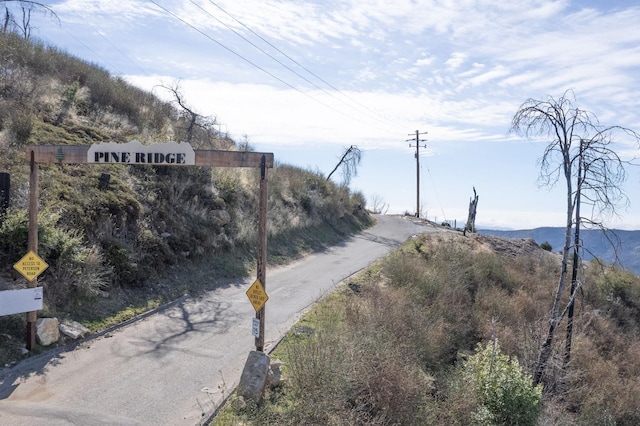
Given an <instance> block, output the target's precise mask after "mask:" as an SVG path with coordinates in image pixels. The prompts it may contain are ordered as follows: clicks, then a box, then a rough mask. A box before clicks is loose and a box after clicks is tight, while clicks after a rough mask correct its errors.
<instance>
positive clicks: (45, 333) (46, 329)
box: [36, 318, 60, 346]
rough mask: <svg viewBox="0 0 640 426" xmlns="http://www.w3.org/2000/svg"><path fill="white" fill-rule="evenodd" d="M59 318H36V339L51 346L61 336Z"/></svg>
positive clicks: (44, 344)
mask: <svg viewBox="0 0 640 426" xmlns="http://www.w3.org/2000/svg"><path fill="white" fill-rule="evenodd" d="M58 326H59V323H58V319H57V318H38V319H37V320H36V339H37V340H38V344H40V345H42V346H49V345H51V344H53V343H56V342H57V341H58V339H59V338H60V331H59V330H58Z"/></svg>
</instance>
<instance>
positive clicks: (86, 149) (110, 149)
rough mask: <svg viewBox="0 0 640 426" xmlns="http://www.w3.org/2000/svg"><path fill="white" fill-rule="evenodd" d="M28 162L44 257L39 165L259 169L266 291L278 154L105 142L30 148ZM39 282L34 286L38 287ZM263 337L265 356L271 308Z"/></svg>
mask: <svg viewBox="0 0 640 426" xmlns="http://www.w3.org/2000/svg"><path fill="white" fill-rule="evenodd" d="M26 160H27V161H28V162H29V163H30V165H31V174H30V178H29V247H28V248H29V250H30V251H33V252H34V253H35V254H37V253H38V164H39V163H48V164H128V165H141V164H147V165H148V164H153V165H163V166H181V167H187V166H202V167H256V168H257V167H259V168H260V194H259V197H258V198H259V203H260V205H259V208H258V210H259V218H258V273H257V279H258V280H259V281H260V282H261V283H262V287H263V288H265V289H266V282H267V281H266V279H267V277H266V272H267V271H266V269H267V267H266V265H267V169H268V168H273V162H274V161H273V154H272V153H261V152H248V151H221V150H197V149H196V150H194V149H193V148H191V146H190V145H189V144H187V143H184V142H182V143H176V142H166V143H156V144H152V145H142V144H141V143H140V142H137V141H132V142H129V143H125V144H118V143H113V142H102V143H99V144H94V145H29V146H27V147H26ZM36 284H37V280H32V281H29V282H28V285H27V287H28V288H31V287H35V286H36ZM256 318H257V319H259V320H260V333H259V336H258V337H256V338H255V345H256V350H257V351H260V352H262V351H264V319H265V308H264V306H262V308H261V309H260V310H259V311H257V312H256ZM35 321H36V312H35V311H33V312H28V313H27V349H31V348H33V347H34V346H35Z"/></svg>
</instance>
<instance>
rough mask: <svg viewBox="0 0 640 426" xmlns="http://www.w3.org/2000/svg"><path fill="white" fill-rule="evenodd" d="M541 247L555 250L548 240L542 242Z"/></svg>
mask: <svg viewBox="0 0 640 426" xmlns="http://www.w3.org/2000/svg"><path fill="white" fill-rule="evenodd" d="M540 248H541V249H542V250H546V251H551V250H553V249H552V247H551V244H549V242H548V241H545V242H544V243H542V244H540Z"/></svg>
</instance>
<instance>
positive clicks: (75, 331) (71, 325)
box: [59, 320, 89, 340]
mask: <svg viewBox="0 0 640 426" xmlns="http://www.w3.org/2000/svg"><path fill="white" fill-rule="evenodd" d="M59 328H60V332H61V333H62V334H64V335H65V336H67V337H70V338H72V339H73V340H76V339H79V338H81V337H84V336H86V335H87V334H89V329H88V328H87V327H85V326H84V325H82V324H80V323H79V322H77V321H71V320H63V321H62V323H61V324H60V327H59Z"/></svg>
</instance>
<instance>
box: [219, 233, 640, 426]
mask: <svg viewBox="0 0 640 426" xmlns="http://www.w3.org/2000/svg"><path fill="white" fill-rule="evenodd" d="M560 268H561V258H560V255H558V254H557V253H553V252H550V251H546V250H544V249H542V248H540V247H539V246H538V245H537V244H536V243H535V242H534V241H533V240H531V239H506V238H497V237H491V236H485V235H477V234H467V236H466V237H465V236H463V235H462V234H460V233H457V232H443V233H439V234H424V235H418V236H415V237H413V238H412V239H410V240H409V241H407V243H406V244H404V245H403V246H402V247H400V248H399V249H397V250H396V251H394V252H392V253H391V254H390V255H388V256H387V257H386V258H384V259H382V260H380V261H379V262H378V263H376V264H375V265H373V266H372V267H370V268H369V269H367V270H366V271H363V272H362V273H360V274H359V275H358V276H356V277H354V278H352V279H351V280H349V281H348V282H347V283H346V284H345V285H344V286H343V287H341V289H339V290H338V291H336V292H335V293H334V294H333V295H332V296H331V297H329V298H327V299H326V300H325V301H323V302H322V303H321V304H319V305H317V306H315V307H314V308H313V309H312V310H311V311H310V312H309V313H308V314H307V315H306V316H305V317H304V318H303V319H302V320H301V321H300V322H299V323H298V324H297V325H296V326H295V327H294V328H293V330H292V331H291V332H290V333H289V334H288V335H287V336H286V337H285V339H284V340H283V341H282V342H281V343H280V345H279V346H278V347H277V349H276V350H275V352H274V353H273V354H271V356H272V360H273V359H274V358H275V359H279V360H280V361H282V363H283V364H282V367H281V369H282V380H281V381H280V382H279V383H277V382H276V383H274V385H273V386H271V387H269V388H268V389H267V391H266V392H265V395H264V399H263V401H262V402H261V403H260V404H256V403H255V402H253V401H243V400H242V399H240V398H239V397H238V396H237V395H235V394H232V395H230V396H229V398H228V400H227V404H226V405H225V406H224V407H223V408H221V410H220V412H219V413H218V415H217V416H216V417H215V418H214V419H213V420H212V423H211V424H212V425H264V424H272V425H300V424H304V425H355V424H357V425H541V426H547V425H548V426H551V425H554V426H556V425H628V426H631V425H638V424H640V398H638V395H640V278H639V277H638V276H636V275H634V274H633V273H631V272H629V271H626V270H623V269H620V268H618V267H615V266H605V265H603V264H601V263H599V262H597V261H595V260H593V261H591V262H588V263H585V265H584V268H583V269H582V271H581V272H580V281H581V282H582V284H583V286H582V291H581V292H580V295H579V300H578V301H577V303H576V310H575V317H574V324H573V350H572V356H571V362H570V364H569V365H568V366H564V365H563V364H564V360H563V354H564V349H565V347H564V345H565V341H564V330H565V327H566V318H565V321H563V322H562V323H561V327H562V330H563V332H562V333H559V334H561V335H562V336H558V338H557V339H555V341H554V343H553V352H552V353H553V355H552V357H551V362H550V363H549V367H548V368H547V369H546V370H545V373H544V376H543V377H542V381H541V383H540V384H539V385H538V386H533V384H532V374H533V371H534V369H535V364H536V362H537V358H538V354H539V351H540V348H541V344H542V341H543V338H544V336H545V333H546V330H547V328H548V319H549V308H550V306H551V304H552V301H553V295H554V291H555V287H556V285H557V279H558V276H559V274H560ZM563 303H565V304H566V303H567V298H566V297H565V298H564V299H563Z"/></svg>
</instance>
